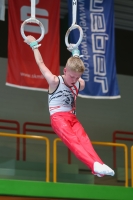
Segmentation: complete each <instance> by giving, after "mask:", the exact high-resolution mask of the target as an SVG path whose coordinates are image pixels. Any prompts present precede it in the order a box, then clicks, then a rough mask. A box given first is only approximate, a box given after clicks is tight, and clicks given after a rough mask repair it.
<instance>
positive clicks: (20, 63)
mask: <svg viewBox="0 0 133 200" xmlns="http://www.w3.org/2000/svg"><path fill="white" fill-rule="evenodd" d="M35 15H36V18H37V19H38V20H39V21H41V22H42V24H43V25H44V28H45V35H44V38H43V39H42V41H41V42H40V44H41V47H39V50H40V52H41V54H42V57H43V60H44V63H45V65H46V66H47V67H48V68H49V69H50V71H51V72H52V73H53V74H55V75H58V74H59V34H60V33H59V21H60V20H59V18H60V0H56V2H55V0H36V9H35ZM30 17H31V1H30V0H17V1H16V0H10V1H8V70H7V79H6V85H9V86H13V87H18V88H24V89H31V90H44V91H45V90H46V91H47V90H48V84H47V82H46V80H45V79H44V77H43V75H42V74H41V72H40V70H39V67H38V66H37V64H36V62H35V59H34V54H33V51H32V49H31V48H30V46H29V45H27V44H26V43H24V39H23V38H22V36H21V33H20V28H21V24H22V23H23V22H24V21H25V20H26V19H29V18H30ZM24 29H25V35H33V36H34V37H35V38H36V39H38V38H39V37H40V35H41V29H40V27H39V26H38V25H37V24H33V23H28V24H27V25H25V27H24Z"/></svg>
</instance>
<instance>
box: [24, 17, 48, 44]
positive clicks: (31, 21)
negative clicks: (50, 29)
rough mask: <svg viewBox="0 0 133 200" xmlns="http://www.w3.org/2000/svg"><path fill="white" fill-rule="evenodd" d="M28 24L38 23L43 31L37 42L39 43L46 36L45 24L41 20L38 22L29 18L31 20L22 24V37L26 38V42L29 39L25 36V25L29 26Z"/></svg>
mask: <svg viewBox="0 0 133 200" xmlns="http://www.w3.org/2000/svg"><path fill="white" fill-rule="evenodd" d="M28 23H36V24H38V25H39V26H40V28H41V31H42V34H41V36H40V37H39V38H38V39H37V40H36V41H37V42H38V43H39V42H40V41H41V40H42V39H43V37H44V34H45V29H44V26H43V24H42V23H41V22H40V21H39V20H37V19H36V18H32V17H31V18H29V19H26V20H25V21H24V22H23V23H22V25H21V35H22V37H23V38H24V40H26V39H27V37H26V35H25V34H24V26H25V24H28Z"/></svg>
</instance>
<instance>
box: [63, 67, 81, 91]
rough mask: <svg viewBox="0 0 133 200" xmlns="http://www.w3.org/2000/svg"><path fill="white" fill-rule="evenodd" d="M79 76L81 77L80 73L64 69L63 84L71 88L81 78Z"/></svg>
mask: <svg viewBox="0 0 133 200" xmlns="http://www.w3.org/2000/svg"><path fill="white" fill-rule="evenodd" d="M81 75H82V73H81V72H76V71H73V70H71V69H69V68H68V67H65V68H64V76H63V78H64V82H65V84H66V85H68V86H69V87H72V86H73V85H74V84H75V83H76V82H77V81H78V79H79V78H80V77H81Z"/></svg>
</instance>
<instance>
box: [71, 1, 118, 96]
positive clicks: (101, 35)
mask: <svg viewBox="0 0 133 200" xmlns="http://www.w3.org/2000/svg"><path fill="white" fill-rule="evenodd" d="M72 2H73V1H72V0H68V9H69V12H68V19H69V27H70V26H71V24H72V18H73V17H72ZM77 25H79V26H81V27H82V29H83V33H84V36H83V40H82V42H81V44H80V45H79V50H80V54H81V55H84V56H83V58H82V60H83V62H84V65H85V72H84V73H83V75H82V78H83V79H84V80H85V89H84V90H83V91H81V92H80V93H79V96H80V97H84V98H99V99H101V98H103V99H116V98H120V94H119V88H118V82H117V76H116V64H115V46H114V0H111V1H107V0H100V1H99V0H77ZM78 39H79V30H78V29H75V30H73V31H71V33H70V40H69V41H70V43H74V44H75V43H76V42H77V41H78Z"/></svg>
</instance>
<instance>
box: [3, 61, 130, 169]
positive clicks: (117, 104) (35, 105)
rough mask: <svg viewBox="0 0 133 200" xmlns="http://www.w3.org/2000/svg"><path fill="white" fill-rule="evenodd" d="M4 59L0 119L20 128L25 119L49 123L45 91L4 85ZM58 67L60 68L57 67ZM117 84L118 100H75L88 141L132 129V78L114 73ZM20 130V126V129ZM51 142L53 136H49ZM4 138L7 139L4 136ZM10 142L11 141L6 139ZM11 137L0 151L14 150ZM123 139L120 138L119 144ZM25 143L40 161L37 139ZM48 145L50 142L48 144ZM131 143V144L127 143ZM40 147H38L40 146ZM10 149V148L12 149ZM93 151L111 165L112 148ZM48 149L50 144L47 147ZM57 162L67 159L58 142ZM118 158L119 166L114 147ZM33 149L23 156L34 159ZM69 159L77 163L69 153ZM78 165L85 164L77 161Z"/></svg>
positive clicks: (121, 162)
mask: <svg viewBox="0 0 133 200" xmlns="http://www.w3.org/2000/svg"><path fill="white" fill-rule="evenodd" d="M6 70H7V59H5V58H0V119H11V120H17V121H19V123H20V125H21V127H22V124H23V123H24V122H26V121H30V122H39V123H50V119H49V112H48V103H47V92H40V91H32V90H23V89H17V88H12V87H9V86H5V82H6ZM61 70H62V69H61ZM118 84H119V88H120V94H121V99H116V100H98V99H97V100H95V99H84V98H80V97H79V98H78V99H77V116H78V118H79V120H80V121H81V123H82V124H83V126H84V128H85V129H86V131H87V133H88V135H89V137H90V139H91V140H92V141H108V142H111V141H112V133H113V131H114V130H123V131H133V122H132V115H133V111H132V110H133V90H132V87H133V77H130V76H123V75H118ZM21 133H22V129H21ZM50 138H51V141H52V140H53V138H55V136H52V135H51V136H50ZM0 141H5V139H3V138H2V139H0ZM6 141H7V139H6ZM10 141H12V142H10ZM14 142H15V139H8V147H7V144H6V147H5V145H4V144H5V143H3V142H2V144H1V143H0V144H1V146H0V150H3V149H5V148H7V149H8V148H9V149H8V150H9V152H10V153H11V152H12V153H14V152H15V145H14ZM122 142H123V141H121V143H122ZM28 143H29V144H30V145H31V146H32V147H35V149H36V150H35V152H36V155H37V156H36V159H37V160H42V159H43V158H44V157H43V156H44V154H42V149H43V150H44V149H45V148H44V146H43V145H42V144H43V142H42V143H41V145H40V143H39V142H38V141H37V142H36V141H34V142H31V141H30V142H29V141H28ZM51 144H52V143H51ZM130 145H131V144H130ZM41 148H42V149H41ZM13 149H14V150H13ZM95 149H96V151H97V152H98V154H99V155H100V156H101V158H102V159H103V160H104V161H105V162H106V163H107V164H109V165H111V166H112V148H111V147H103V146H95ZM51 151H52V147H51ZM4 152H5V154H4V155H5V156H7V154H8V153H7V151H4ZM59 152H60V155H59V157H58V159H59V160H60V162H62V161H64V162H67V159H66V157H64V156H62V154H61V152H66V153H67V149H66V148H64V146H63V145H62V144H61V143H60V147H59ZM118 152H119V154H120V155H121V157H119V158H118V161H119V165H123V158H122V157H123V153H122V152H123V151H122V150H118ZM34 155H35V154H34V153H33V148H30V147H29V148H28V150H27V159H29V160H30V159H35V156H34ZM73 162H78V161H77V159H76V158H75V157H74V156H73ZM78 163H79V164H80V166H81V167H84V168H85V166H84V165H83V164H82V163H81V162H78Z"/></svg>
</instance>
